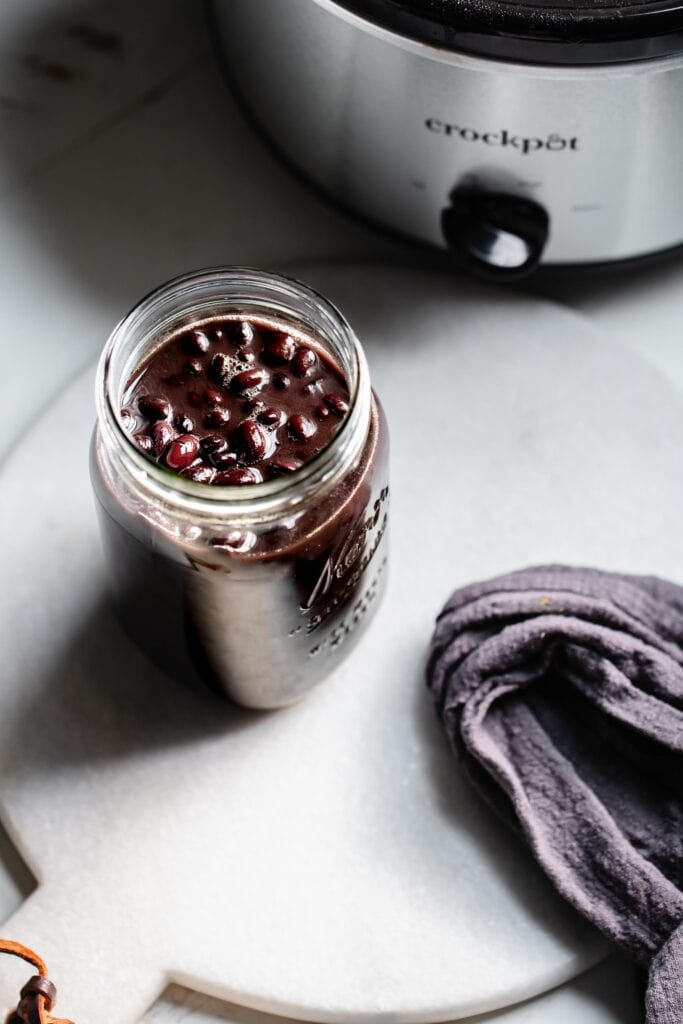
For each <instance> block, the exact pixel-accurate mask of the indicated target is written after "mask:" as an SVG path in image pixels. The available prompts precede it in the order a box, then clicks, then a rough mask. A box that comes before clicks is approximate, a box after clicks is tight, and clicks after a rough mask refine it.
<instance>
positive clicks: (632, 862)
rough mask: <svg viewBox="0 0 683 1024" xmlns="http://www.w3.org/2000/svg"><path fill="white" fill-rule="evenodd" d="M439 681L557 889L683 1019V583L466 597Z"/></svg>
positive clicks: (530, 577)
mask: <svg viewBox="0 0 683 1024" xmlns="http://www.w3.org/2000/svg"><path fill="white" fill-rule="evenodd" d="M427 679H428V686H429V689H430V691H431V694H432V696H433V699H434V703H435V705H436V708H437V711H438V713H439V716H440V718H441V720H442V722H443V725H444V728H445V730H446V733H447V735H448V738H449V740H450V741H451V743H452V745H453V747H454V749H455V750H456V751H457V753H458V755H459V756H460V757H461V759H462V761H463V764H464V766H465V768H466V770H467V771H468V773H469V775H470V777H471V778H472V781H473V782H474V783H475V785H476V786H477V787H478V788H479V790H480V791H481V792H482V793H483V795H484V796H485V797H486V799H487V800H488V801H489V802H490V803H491V804H492V805H493V806H494V807H495V809H496V810H497V811H498V813H499V814H501V815H503V817H505V818H506V819H507V820H508V821H510V822H511V823H512V824H514V825H515V827H517V828H518V829H519V830H521V832H522V834H523V836H524V838H525V840H526V842H527V843H528V844H529V846H530V847H531V850H532V852H533V854H534V856H535V857H536V859H537V860H538V862H539V863H540V865H541V866H542V868H543V869H544V871H545V872H546V874H547V875H548V876H549V878H550V879H551V881H552V882H553V884H554V885H555V887H556V889H557V890H558V892H559V893H560V894H561V895H562V896H563V897H564V898H565V899H566V900H568V901H569V902H570V903H571V904H572V905H573V906H574V907H576V909H577V910H578V911H580V913H582V914H583V915H584V916H585V917H587V918H588V919H589V920H591V921H592V922H593V923H594V924H595V925H596V926H597V927H598V928H599V929H600V930H601V931H602V932H603V933H604V934H605V935H606V936H607V937H608V938H610V939H611V940H612V941H613V942H615V943H616V944H617V945H619V946H620V947H621V948H622V949H624V950H626V951H627V952H628V953H630V954H631V955H632V956H633V957H634V958H635V959H636V960H637V961H638V962H639V963H641V964H643V965H644V966H648V967H649V982H648V990H647V996H646V1020H647V1022H648V1024H683V588H681V587H678V586H675V585H674V584H672V583H668V582H666V581H665V580H660V579H656V578H654V577H635V576H620V575H617V574H615V573H607V572H600V571H598V570H595V569H574V568H569V567H563V566H549V567H540V568H531V569H525V570H522V571H520V572H515V573H511V574H510V575H507V576H500V577H498V578H497V579H493V580H488V581H486V582H484V583H475V584H472V585H471V586H468V587H464V588H462V589H461V590H457V591H456V592H455V593H454V594H453V595H452V597H451V598H450V600H449V601H448V603H447V604H446V606H445V608H444V609H443V611H442V612H441V615H440V616H439V619H438V622H437V626H436V630H435V633H434V637H433V640H432V650H431V657H430V661H429V666H428V671H427Z"/></svg>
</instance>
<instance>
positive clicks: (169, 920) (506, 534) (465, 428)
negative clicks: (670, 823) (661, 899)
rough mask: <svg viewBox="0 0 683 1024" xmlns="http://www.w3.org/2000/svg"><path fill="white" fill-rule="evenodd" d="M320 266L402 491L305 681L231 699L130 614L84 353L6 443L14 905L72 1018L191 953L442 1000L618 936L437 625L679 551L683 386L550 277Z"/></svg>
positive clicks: (7, 783) (5, 718) (336, 987)
mask: <svg viewBox="0 0 683 1024" xmlns="http://www.w3.org/2000/svg"><path fill="white" fill-rule="evenodd" d="M302 276H305V277H306V279H308V280H309V281H310V282H311V283H312V284H313V285H314V286H316V287H318V288H319V289H321V290H323V291H325V292H326V293H327V294H329V295H330V296H331V298H332V299H333V300H334V301H336V302H337V303H338V304H339V305H340V306H341V308H342V309H343V310H344V311H345V313H346V314H347V316H348V317H349V319H350V320H351V322H352V323H353V325H354V326H355V328H356V330H357V332H358V334H359V336H360V337H361V338H362V339H363V341H364V342H365V344H366V346H367V351H368V355H369V359H370V363H371V368H372V372H373V377H374V381H375V384H376V387H377V390H378V392H379V393H380V394H381V396H382V399H383V401H384V403H385V406H386V410H387V413H388V417H389V421H390V428H391V434H392V448H393V466H392V495H393V496H392V512H391V520H392V521H391V531H392V554H391V569H390V576H391V582H390V587H389V593H388V595H387V597H386V600H385V602H384V604H383V606H382V608H381V610H380V612H379V615H378V618H377V620H376V623H375V625H374V626H373V628H372V629H371V630H370V632H369V634H368V636H367V637H366V638H365V640H364V641H363V643H362V644H361V645H360V647H359V649H358V650H357V651H356V652H355V653H354V654H353V656H352V657H351V658H350V659H349V660H348V662H347V663H346V664H345V665H344V666H343V668H342V669H341V670H340V671H338V672H337V673H336V674H335V675H334V676H333V677H331V678H330V679H329V680H328V681H327V682H326V683H325V684H323V685H322V686H321V687H320V688H319V689H318V690H317V691H316V692H315V693H314V694H312V695H311V696H310V697H308V698H307V699H306V700H305V701H303V702H302V703H301V704H299V705H297V706H296V707H292V708H290V709H287V710H284V711H280V712H276V713H271V714H259V713H246V712H245V713H241V712H240V713H235V712H231V711H229V710H228V709H227V708H226V707H224V706H223V704H221V703H220V702H217V701H216V700H215V699H214V698H212V697H211V696H208V695H207V696H204V695H201V694H196V693H193V692H190V691H187V692H186V691H185V690H183V689H182V688H178V687H174V686H172V685H170V684H169V683H168V682H167V681H166V680H165V679H164V678H163V677H162V676H161V675H160V674H159V673H158V672H156V671H155V670H154V669H153V668H152V667H151V666H150V665H149V664H148V663H147V662H146V661H145V659H144V658H143V657H142V656H141V655H140V654H139V653H138V652H137V651H136V650H135V649H134V648H133V647H132V646H131V645H130V644H129V642H128V641H127V639H126V638H125V637H124V635H123V634H122V633H121V631H120V629H119V627H118V625H117V623H116V621H115V620H114V618H113V616H112V613H111V610H110V607H109V604H108V602H107V598H106V582H105V578H104V573H103V567H102V562H101V556H100V547H99V538H98V536H97V528H96V523H95V517H94V510H93V503H92V499H91V496H90V491H89V483H88V471H87V448H88V439H89V434H90V431H91V426H92V421H93V402H92V372H91V371H90V372H88V373H86V374H85V375H84V376H83V377H82V378H80V379H78V380H76V381H74V383H73V385H72V386H71V387H70V388H69V389H68V390H67V391H66V392H65V393H64V394H63V395H62V396H61V397H60V398H59V399H58V400H57V401H56V402H55V403H54V405H53V406H51V407H50V408H49V409H48V410H47V411H46V413H45V415H44V417H43V418H42V420H40V421H39V422H38V423H37V424H36V426H35V428H34V429H33V431H32V432H31V433H30V434H29V435H28V436H27V437H26V439H25V441H24V443H23V444H22V446H21V447H20V448H19V449H18V450H17V451H16V452H15V453H14V454H13V455H12V456H11V457H10V459H9V460H8V461H7V462H6V464H5V466H4V469H3V472H2V479H1V481H0V506H1V507H0V529H1V531H2V537H3V544H2V548H1V550H0V578H2V580H3V599H2V600H3V605H2V614H1V615H0V650H2V676H3V681H2V687H1V688H0V777H1V778H2V791H1V795H0V804H1V808H2V817H3V820H4V821H5V823H6V825H7V827H8V828H9V829H10V831H11V833H12V835H13V837H14V838H15V840H16V843H17V846H18V848H19V850H20V852H21V854H22V856H24V857H25V859H26V860H27V862H28V864H29V866H30V867H31V868H32V870H33V871H34V872H35V874H36V877H37V879H38V882H39V884H38V887H37V889H36V891H35V893H34V894H33V895H32V896H31V897H30V898H29V899H28V900H27V901H26V902H25V903H24V905H23V906H22V907H21V908H20V910H19V911H18V913H17V914H16V916H15V917H14V918H12V919H11V920H10V921H9V922H8V923H7V924H6V926H5V929H4V930H5V931H6V932H7V933H9V934H10V935H12V936H14V937H16V938H20V939H22V940H24V941H26V942H29V943H32V944H35V945H36V946H37V947H38V948H39V949H40V950H41V951H42V952H43V955H44V956H45V957H46V958H47V960H48V962H49V963H50V964H51V966H52V969H53V971H54V973H55V975H56V976H57V978H58V980H59V983H60V988H61V991H62V992H63V993H66V992H68V1013H69V1016H71V1017H72V1018H73V1019H74V1020H76V1021H78V1022H81V1024H86V1022H87V1024H135V1022H136V1021H138V1020H139V1019H140V1017H141V1016H142V1014H143V1012H144V1010H145V1008H146V1007H147V1006H148V1005H150V1004H151V1003H152V1002H153V1001H154V1000H155V998H156V997H157V996H158V995H159V993H160V992H161V991H162V990H163V989H164V987H165V986H166V985H167V984H168V983H169V982H171V981H176V982H178V983H180V984H183V985H186V986H188V987H190V988H193V989H196V990H199V991H203V992H206V993H208V994H211V995H215V996H217V997H219V998H223V999H226V1000H231V1001H232V1002H237V1003H241V1004H244V1005H247V1006H252V1007H256V1008H262V1009H266V1010H270V1011H274V1012H278V1013H282V1014H288V1015H291V1016H293V1017H297V1018H299V1019H306V1020H316V1021H335V1022H341V1021H368V1020H382V1021H387V1022H388V1021H391V1022H402V1021H405V1022H418V1021H436V1020H444V1019H448V1018H456V1017H461V1016H464V1015H467V1014H472V1013H478V1012H483V1011H485V1010H489V1009H493V1008H495V1007H499V1006H503V1005H506V1004H510V1003H512V1002H514V1001H517V1000H520V999H522V998H525V997H527V996H531V995H533V994H535V993H537V992H540V991H543V990H545V989H547V988H550V987H551V986H554V985H557V984H558V983H560V982H562V981H563V980H565V979H567V978H569V977H571V976H573V975H575V974H577V973H578V972H580V971H581V970H582V969H584V968H585V967H587V966H588V965H589V964H591V963H592V962H594V961H596V960H597V959H598V958H599V957H600V956H601V955H602V954H603V952H604V948H605V947H604V945H603V943H602V941H601V940H600V939H599V938H598V937H597V936H596V934H595V933H594V932H593V931H592V930H591V928H590V927H588V926H587V925H586V924H585V923H583V922H582V921H581V920H580V919H579V918H578V917H577V916H576V915H575V914H574V913H573V912H572V911H571V910H570V909H569V908H568V907H567V906H566V905H564V904H563V903H562V901H561V900H560V899H559V898H557V897H556V896H555V895H554V893H553V891H552V890H551V887H550V886H549V884H548V883H547V882H546V881H545V879H544V877H543V876H542V874H541V873H540V871H539V870H538V869H537V868H536V867H535V865H534V863H533V862H532V860H531V857H530V856H529V855H528V853H527V852H526V850H525V849H524V848H523V846H522V845H521V844H520V843H519V842H518V841H517V840H516V839H515V838H514V837H513V836H512V835H511V834H510V833H509V832H508V831H507V830H506V829H505V828H504V827H502V826H501V825H499V823H498V822H497V821H496V820H495V819H494V818H493V816H492V815H491V814H490V812H489V811H488V809H487V808H486V807H484V806H482V805H481V804H480V802H479V801H478V799H477V797H476V796H474V795H473V794H472V793H471V792H470V789H469V788H468V785H467V784H466V782H465V781H464V780H463V779H462V778H461V776H460V774H459V770H458V767H457V765H456V763H455V761H454V760H453V758H452V756H451V754H450V753H449V750H448V749H447V746H446V742H445V740H444V737H443V736H442V734H441V732H440V729H439V727H438V725H437V723H436V721H435V718H434V715H433V712H432V709H431V707H430V704H429V701H428V698H427V695H426V693H425V689H424V684H423V666H424V659H425V652H426V649H427V645H428V641H429V637H430V633H431V629H432V623H433V619H434V617H435V615H436V613H437V612H438V610H439V608H440V606H441V604H442V603H443V601H444V600H445V598H446V597H447V595H448V593H449V591H450V590H451V589H452V588H453V587H455V586H458V585H460V584H463V583H465V582H467V581H469V580H472V579H474V578H478V577H484V576H487V575H489V574H492V573H498V572H502V571H505V570H508V569H512V568H515V567H518V566H523V565H525V564H529V563H538V562H548V561H567V562H574V563H585V564H595V565H601V566H604V567H607V568H613V569H628V570H630V571H634V572H638V571H643V572H655V573H660V574H668V575H673V576H678V578H679V579H680V575H681V571H682V569H681V567H682V566H683V531H682V530H681V528H680V510H681V508H682V507H683V444H682V443H681V441H682V437H681V433H682V424H683V400H682V399H681V397H680V395H679V394H678V393H677V392H676V391H675V389H674V388H673V387H672V386H671V384H670V383H668V382H667V380H666V379H665V378H664V377H662V376H661V375H659V373H658V372H657V371H656V370H654V369H653V368H651V367H650V366H649V365H648V364H647V363H646V362H645V361H644V360H642V359H641V358H639V357H637V356H635V355H634V354H632V353H630V352H629V351H628V350H627V349H626V348H625V347H621V346H619V345H618V344H616V343H610V342H608V341H606V340H604V339H603V338H601V337H600V336H599V335H598V334H596V333H594V332H593V331H592V330H591V329H590V327H589V326H588V325H587V324H586V323H585V321H583V320H582V319H581V318H579V317H577V316H576V315H574V314H571V313H569V312H567V311H566V310H563V309H562V308H560V307H558V306H552V305H549V304H547V303H544V302H541V301H535V300H531V299H529V298H525V297H521V296H516V295H513V294H510V293H504V292H497V291H495V290H492V289H486V288H480V287H479V286H477V285H475V284H473V283H472V282H470V281H462V280H457V279H452V278H449V277H440V276H432V275H427V274H421V273H419V272H416V271H413V272H410V271H407V270H399V269H390V268H380V267H355V268H328V269H324V268H317V269H312V270H310V271H309V272H302ZM2 984H3V985H4V986H5V988H3V987H2V986H0V1005H10V1004H11V999H12V997H13V996H14V995H15V994H16V993H15V989H14V979H12V984H11V985H10V984H9V982H6V981H3V983H2ZM66 1010H67V1007H66V1005H64V1011H65V1012H66Z"/></svg>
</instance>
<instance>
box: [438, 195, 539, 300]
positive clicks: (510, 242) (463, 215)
mask: <svg viewBox="0 0 683 1024" xmlns="http://www.w3.org/2000/svg"><path fill="white" fill-rule="evenodd" d="M441 227H442V230H443V234H444V238H445V240H446V242H447V244H448V247H449V249H450V251H451V253H452V255H453V258H454V260H455V262H456V263H457V264H458V265H459V266H461V267H462V268H463V269H465V270H468V271H470V272H474V273H477V274H479V276H480V277H486V278H497V279H506V280H514V279H517V278H520V277H525V276H526V275H527V274H530V273H531V272H532V271H533V270H535V269H536V267H537V266H538V264H539V261H540V259H541V256H542V254H543V249H544V247H545V244H546V242H547V240H548V233H549V228H550V219H549V217H548V214H547V213H546V211H545V210H544V209H543V207H542V206H540V205H539V204H538V203H535V202H533V201H532V200H531V199H525V198H524V197H523V196H515V195H508V194H506V193H501V192H482V191H479V190H477V189H470V188H457V189H455V190H454V192H453V193H452V194H451V201H450V204H449V205H448V206H447V207H446V209H445V210H444V211H443V213H442V215H441Z"/></svg>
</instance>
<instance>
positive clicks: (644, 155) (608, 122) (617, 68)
mask: <svg viewBox="0 0 683 1024" xmlns="http://www.w3.org/2000/svg"><path fill="white" fill-rule="evenodd" d="M213 7H214V13H215V25H216V29H217V31H218V33H219V39H220V45H221V47H222V49H223V52H224V55H225V58H226V62H227V67H228V70H229V73H230V75H231V76H232V77H233V79H234V81H235V82H236V84H237V86H238V89H239V90H240V92H241V93H242V96H243V97H244V99H245V101H246V103H247V105H248V107H249V108H250V109H251V111H252V112H253V114H254V115H255V116H256V118H257V120H258V121H259V122H260V123H261V125H262V126H263V128H264V129H265V130H266V132H267V133H268V135H269V136H270V137H271V138H272V139H273V141H274V142H275V143H276V145H277V146H278V148H279V149H280V150H281V151H282V152H283V153H284V154H285V155H286V156H287V157H288V158H289V159H290V160H291V161H292V162H293V163H295V164H296V165H297V166H298V167H300V168H301V169H302V170H303V171H304V172H305V173H306V175H308V176H309V177H310V178H311V179H313V180H314V181H315V182H317V184H318V185H320V186H321V187H322V188H323V189H325V190H326V191H327V192H329V193H331V194H332V195H334V196H335V197H336V198H337V199H339V200H340V201H341V202H342V203H344V204H345V205H347V206H349V207H351V208H353V209H355V210H356V211H358V212H359V213H361V214H362V215H364V216H367V217H369V218H372V219H373V220H375V221H379V222H381V223H383V224H385V225H387V226H388V227H390V228H392V229H394V230H398V231H400V232H403V233H405V234H408V235H412V236H414V237H415V238H418V239H421V240H422V241H424V242H428V243H431V244H433V245H436V246H440V247H450V248H452V249H453V250H454V251H456V253H457V251H458V249H459V248H462V247H463V246H467V247H474V249H475V257H476V249H477V247H479V249H480V250H481V251H480V252H479V255H480V256H481V257H482V258H483V261H484V262H487V261H490V262H491V263H492V264H493V265H494V266H495V265H498V266H499V268H500V269H502V270H503V271H504V270H505V269H506V267H508V266H509V267H510V269H514V266H515V263H516V262H519V261H520V259H521V260H522V263H523V262H524V261H523V256H524V253H522V254H521V255H520V251H519V248H520V246H522V248H523V247H524V246H527V248H528V249H529V253H530V254H531V260H530V262H531V263H534V262H539V261H540V262H542V263H544V264H568V263H570V264H576V263H579V264H580V263H596V262H605V261H613V260H622V259H628V258H633V257H640V256H644V255H647V254H651V253H654V252H657V251H659V250H663V249H667V248H670V247H673V246H676V245H678V244H680V243H681V242H683V174H682V171H683V102H682V99H683V56H680V55H679V56H673V57H671V56H669V57H663V58H656V59H650V60H638V61H633V62H630V63H616V64H603V65H589V66H585V65H584V66H557V65H555V66H544V65H538V64H521V63H511V62H504V61H501V60H498V59H492V58H482V57H478V56H474V55H469V54H465V53H461V52H454V51H452V50H449V49H445V48H443V47H441V46H436V45H431V44H429V43H426V42H422V41H419V40H417V39H413V38H409V37H407V36H404V35H400V34H398V33H397V32H394V31H390V30H388V29H386V28H384V27H381V26H380V25H378V24H375V23H373V22H371V21H369V20H366V19H365V18H362V17H359V16H358V15H357V14H355V13H352V12H351V11H349V10H347V9H346V8H344V7H342V6H340V5H339V4H338V3H335V2H332V0H286V2H284V0H279V2H277V3H275V2H273V0H214V5H213ZM489 197H497V201H498V202H499V203H500V202H502V204H503V207H505V203H506V202H507V203H508V205H509V203H510V202H512V205H513V206H514V205H515V203H514V199H515V198H517V199H519V203H517V209H516V211H515V210H511V211H506V210H505V209H504V211H503V213H504V214H506V212H509V214H510V215H509V216H508V217H507V220H506V216H505V215H504V216H503V217H502V224H503V229H501V230H498V228H500V224H501V218H500V217H498V218H496V216H495V215H493V214H492V213H491V208H490V204H488V205H487V202H484V203H483V205H482V199H484V200H486V199H487V198H489ZM506 197H507V198H506ZM498 212H500V209H499V211H498ZM494 213H495V211H494ZM544 218H545V223H544ZM496 221H497V223H498V228H495V222H496ZM492 223H493V224H494V229H495V230H494V234H495V235H496V237H492V236H491V234H490V231H489V228H490V227H491V224H492Z"/></svg>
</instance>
